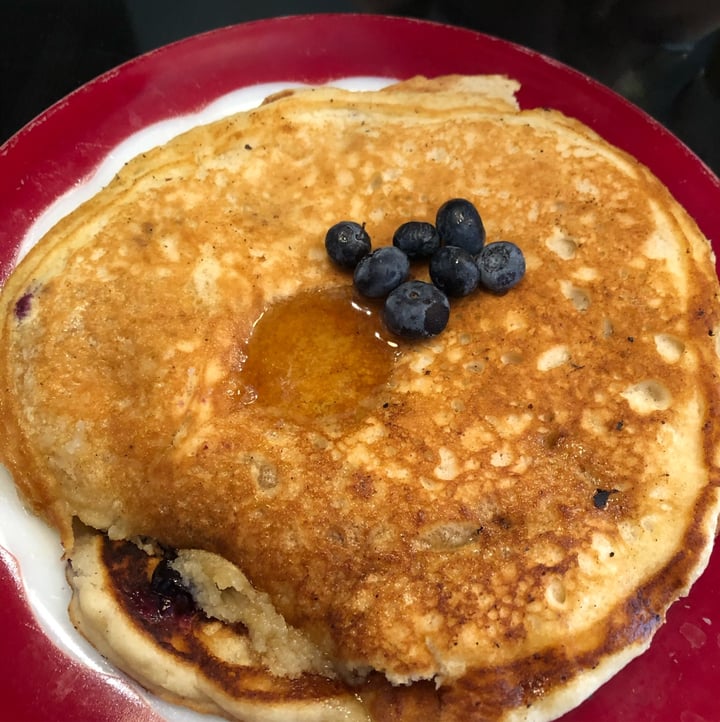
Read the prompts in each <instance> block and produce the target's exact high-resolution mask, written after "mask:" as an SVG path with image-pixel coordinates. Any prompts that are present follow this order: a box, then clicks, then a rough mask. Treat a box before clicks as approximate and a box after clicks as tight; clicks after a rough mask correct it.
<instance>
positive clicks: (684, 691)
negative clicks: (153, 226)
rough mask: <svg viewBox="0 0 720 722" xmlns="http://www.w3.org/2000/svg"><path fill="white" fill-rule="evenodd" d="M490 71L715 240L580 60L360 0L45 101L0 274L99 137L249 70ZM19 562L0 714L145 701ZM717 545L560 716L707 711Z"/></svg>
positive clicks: (710, 212) (132, 715) (201, 41)
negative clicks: (612, 665)
mask: <svg viewBox="0 0 720 722" xmlns="http://www.w3.org/2000/svg"><path fill="white" fill-rule="evenodd" d="M418 73H420V74H425V75H429V76H434V75H441V74H445V73H468V74H469V73H505V74H508V75H511V76H513V77H515V78H517V79H518V80H519V81H520V82H521V83H522V90H521V91H520V94H519V100H520V103H521V105H522V106H523V107H533V106H548V107H553V108H557V109H559V110H562V111H564V112H565V113H567V114H568V115H571V116H574V117H576V118H578V119H580V120H582V121H583V122H585V123H587V124H588V125H589V126H591V127H592V128H594V129H595V130H596V131H597V132H599V133H600V135H602V136H603V137H604V138H606V139H607V140H609V141H610V142H612V143H614V144H616V145H618V146H620V147H621V148H624V149H625V150H627V151H629V152H630V153H631V154H632V155H633V156H635V157H636V158H638V159H639V160H640V161H642V162H643V163H645V164H646V165H648V166H649V167H650V168H651V169H652V170H653V171H654V172H655V174H656V175H657V176H659V177H660V179H661V180H662V181H663V182H664V183H665V184H666V185H667V186H668V187H669V188H670V190H671V191H672V192H673V193H674V195H675V196H676V198H677V199H678V200H679V201H680V202H681V203H682V204H683V205H684V206H685V207H686V208H687V210H688V211H689V212H690V214H691V215H692V216H693V217H694V218H695V219H696V220H697V222H698V224H699V225H700V227H701V229H702V230H703V232H704V233H705V234H706V235H707V236H708V237H709V238H710V239H711V240H712V241H713V243H714V244H715V247H716V248H720V181H718V179H717V177H716V176H715V175H714V174H713V173H712V172H711V171H710V170H709V169H708V168H707V167H705V166H704V165H703V164H702V163H701V162H700V161H699V160H698V159H697V158H696V157H695V156H694V155H693V154H692V153H691V152H690V151H689V150H688V149H687V148H686V147H685V146H684V145H683V144H682V143H681V142H680V141H678V140H677V139H676V138H675V137H674V136H672V135H671V134H670V133H668V132H667V131H666V130H664V129H663V128H662V127H661V126H660V125H659V124H658V123H656V122H655V121H653V120H652V119H651V118H649V117H648V116H647V115H645V114H644V113H642V112H641V111H639V110H638V109H637V108H635V107H634V106H632V105H631V104H629V103H628V102H626V101H625V100H623V99H622V98H620V97H619V96H617V95H616V94H614V93H613V92H612V91H610V90H608V89H607V88H605V87H603V86H601V85H599V84H597V83H596V82H594V81H592V80H590V79H589V78H587V77H586V76H584V75H581V74H580V73H577V72H575V71H572V70H570V69H568V68H567V67H565V66H563V65H561V64H559V63H557V62H555V61H552V60H550V59H548V58H546V57H543V56H541V55H539V54H537V53H535V52H532V51H529V50H526V49H524V48H521V47H518V46H516V45H512V44H510V43H507V42H505V41H501V40H497V39H495V38H490V37H488V36H484V35H481V34H478V33H474V32H470V31H467V30H463V29H458V28H451V27H446V26H441V25H436V24H433V23H428V22H423V21H415V20H404V19H399V18H386V17H378V16H372V15H353V16H350V15H316V16H298V17H289V18H278V19H274V20H267V21H260V22H255V23H248V24H245V25H239V26H234V27H229V28H225V29H222V30H217V31H214V32H210V33H205V34H203V35H199V36H196V37H193V38H189V39H187V40H183V41H180V42H178V43H174V44H173V45H169V46H167V47H165V48H161V49H160V50H157V51H154V52H151V53H148V54H147V55H144V56H142V57H139V58H137V59H135V60H132V61H130V62H128V63H126V64H125V65H122V66H121V67H120V68H118V69H116V70H113V71H110V72H109V73H106V74H105V75H103V76H101V77H100V78H98V79H96V80H94V81H93V82H91V83H89V84H87V85H85V86H83V87H82V88H80V89H79V90H77V91H76V92H74V93H72V94H71V95H69V96H68V97H67V98H65V99H64V100H62V101H60V102H59V103H57V104H56V105H54V106H53V107H51V108H50V109H49V110H47V111H46V112H45V113H43V114H42V115H41V116H40V117H39V118H37V119H36V120H34V121H33V122H31V123H30V124H29V125H28V126H26V127H25V128H24V129H23V130H21V131H20V132H19V133H18V134H17V135H15V136H14V137H13V138H11V139H10V140H9V141H8V142H7V143H6V144H5V145H3V146H2V147H1V148H0V281H2V279H4V278H5V277H6V276H7V274H8V272H9V270H10V268H11V267H12V263H13V259H14V257H15V253H16V251H17V248H18V244H19V243H20V240H21V239H22V237H23V235H24V234H25V233H26V231H27V230H28V228H29V226H30V225H31V224H32V222H33V221H34V220H35V219H36V218H37V217H38V215H39V214H40V213H41V212H42V211H43V209H44V208H45V207H46V206H47V205H48V204H50V203H51V202H52V201H54V200H55V199H56V198H57V197H58V196H60V195H61V194H62V193H64V192H65V191H67V190H69V189H70V188H72V187H73V186H74V185H75V184H77V183H78V182H79V181H81V180H83V179H84V178H86V177H87V176H88V174H89V173H90V172H91V171H92V170H93V169H94V168H95V167H96V166H97V165H98V163H99V162H100V160H101V159H102V158H103V157H104V156H105V155H106V154H107V152H108V151H109V150H110V149H111V148H113V147H114V146H115V145H117V144H118V143H119V142H120V141H122V140H123V139H125V138H126V137H127V136H129V135H130V134H131V133H134V132H135V131H137V130H139V129H141V128H144V127H146V126H147V125H149V124H150V123H154V122H156V121H159V120H162V119H165V118H168V117H172V116H174V115H180V114H186V113H189V112H193V111H196V110H198V109H200V108H202V107H203V106H204V105H205V104H207V103H208V102H209V101H212V100H214V99H215V98H217V97H219V96H221V95H223V94H225V93H228V92H230V91H232V90H235V89H238V88H241V87H245V86H248V85H253V84H257V83H265V82H274V81H300V82H310V83H319V82H327V81H329V80H332V79H333V78H341V77H348V76H384V77H397V78H404V77H408V76H411V75H415V74H418ZM20 579H21V570H19V569H18V567H17V564H16V563H15V561H14V559H13V558H12V557H11V556H10V555H9V554H8V553H6V552H5V551H4V550H2V549H0V599H1V600H2V614H0V640H2V644H1V645H0V689H2V696H1V697H0V717H1V718H3V719H8V720H48V719H53V720H58V721H62V720H68V721H69V720H73V722H80V721H82V720H88V722H90V721H92V722H103V721H107V722H111V721H112V722H117V721H118V720H124V719H127V720H155V719H157V714H156V713H155V712H153V711H152V710H151V709H150V708H149V707H148V706H147V705H146V703H145V702H144V701H143V700H142V699H141V698H140V697H139V696H138V695H137V694H136V693H135V692H134V691H133V688H131V687H130V686H128V685H126V684H125V683H124V682H123V681H121V680H120V681H119V680H115V679H113V678H107V677H105V676H103V675H101V674H99V673H96V672H93V671H91V670H89V669H87V668H85V667H84V666H83V665H82V664H80V663H77V662H74V661H72V660H70V658H69V657H67V656H66V655H65V654H64V653H63V652H61V651H59V650H58V649H56V648H55V647H54V646H53V644H52V643H50V642H49V641H48V639H47V638H46V637H45V636H44V634H43V633H42V632H41V631H40V627H39V626H38V624H37V622H36V621H35V620H34V618H33V616H32V614H31V613H30V612H29V609H28V606H27V603H26V601H25V595H24V593H23V591H22V586H21V581H20ZM718 599H720V554H719V553H717V552H716V553H715V554H714V556H713V558H712V559H711V562H710V566H709V568H708V569H707V571H706V572H705V574H704V575H703V576H702V577H701V579H700V580H699V581H698V583H697V584H696V585H695V587H694V588H693V590H692V593H691V594H690V596H689V597H688V598H687V599H684V600H681V601H680V602H678V603H677V604H675V605H674V606H673V607H672V608H671V610H670V612H669V614H668V620H667V623H666V624H665V625H664V626H663V627H662V628H661V629H660V631H659V632H658V634H657V636H656V638H655V640H654V642H653V644H652V647H651V649H650V650H649V651H648V652H647V653H645V654H644V655H642V656H641V657H640V658H638V659H636V660H635V661H633V662H632V663H630V665H628V666H627V667H626V668H625V669H624V670H623V671H622V672H621V673H620V674H618V675H617V676H616V677H615V678H613V679H612V680H611V681H610V682H609V683H608V684H606V685H605V686H604V687H602V688H601V689H600V690H599V691H598V692H597V693H596V694H595V695H594V696H593V697H592V698H591V699H590V700H588V701H587V702H586V703H585V704H583V705H582V706H581V707H579V708H578V709H576V710H574V711H573V712H571V713H570V714H568V715H567V716H566V717H564V718H563V719H564V721H565V722H600V721H602V722H621V721H623V722H638V721H640V720H642V721H643V722H669V721H670V720H673V721H675V720H681V721H682V722H703V721H704V722H712V721H713V720H717V719H718V717H719V713H718V711H717V710H718V705H717V700H716V698H715V692H716V691H715V689H714V684H717V681H718V680H720V614H718V601H717V600H718Z"/></svg>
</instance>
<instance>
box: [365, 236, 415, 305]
mask: <svg viewBox="0 0 720 722" xmlns="http://www.w3.org/2000/svg"><path fill="white" fill-rule="evenodd" d="M409 273H410V261H409V260H408V257H407V256H406V255H405V254H404V253H403V252H402V251H401V250H400V249H399V248H395V246H383V247H382V248H378V249H377V250H375V251H373V252H372V253H371V254H370V255H369V256H365V257H364V258H362V259H361V260H360V262H359V263H358V264H357V266H356V267H355V273H354V274H353V282H354V283H355V288H357V290H358V291H359V292H360V293H361V294H362V295H363V296H368V297H370V298H381V297H382V296H386V295H387V294H388V293H390V291H392V290H393V289H394V288H397V287H398V286H399V285H400V284H401V283H402V282H403V281H404V280H405V279H406V278H407V277H408V274H409Z"/></svg>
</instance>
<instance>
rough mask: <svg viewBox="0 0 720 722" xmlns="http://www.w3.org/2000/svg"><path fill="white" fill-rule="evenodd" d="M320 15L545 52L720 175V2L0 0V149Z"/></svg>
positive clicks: (611, 0)
mask: <svg viewBox="0 0 720 722" xmlns="http://www.w3.org/2000/svg"><path fill="white" fill-rule="evenodd" d="M314 12H384V13H388V14H393V15H410V16H414V17H421V18H427V19H432V20H439V21H443V22H448V23H452V24H455V25H461V26H464V27H468V28H472V29H476V30H481V31H483V32H487V33H489V34H492V35H496V36H498V37H502V38H504V39H507V40H511V41H515V42H518V43H521V44H523V45H526V46H528V47H531V48H533V49H535V50H539V51H541V52H543V53H545V54H547V55H550V56H552V57H554V58H557V59H559V60H561V61H563V62H565V63H567V64H568V65H571V66H573V67H575V68H577V69H578V70H581V71H583V72H585V73H587V74H588V75H591V76H592V77H594V78H596V79H597V80H600V81H601V82H603V83H605V84H606V85H609V86H610V87H612V88H613V89H615V90H616V91H618V92H619V93H621V94H622V95H624V96H625V97H627V98H629V99H630V100H632V101H633V102H634V103H636V104H637V105H639V106H640V107H642V108H644V109H645V110H647V111H648V112H649V113H650V114H651V115H653V116H654V117H655V118H657V119H658V120H659V121H660V122H661V123H663V124H664V125H665V126H666V127H668V128H669V129H670V130H671V131H673V132H674V133H675V134H676V135H677V136H679V137H680V138H681V139H682V140H683V141H685V143H686V144H687V145H689V146H690V148H692V149H693V150H694V151H695V153H697V154H698V155H699V156H700V157H701V158H702V159H703V160H704V161H705V162H706V163H707V164H708V165H709V166H710V167H711V168H713V170H714V171H715V172H716V173H719V174H720V0H682V2H679V1H678V0H534V2H529V1H528V0H494V1H493V2H487V1H484V0H475V1H472V0H256V1H255V2H246V1H243V0H0V143H2V142H4V141H5V140H7V139H8V138H9V137H10V136H11V135H12V134H13V133H15V132H16V131H17V130H19V129H20V128H21V127H22V126H23V125H24V124H25V123H27V122H28V121H29V120H31V119H32V118H33V117H35V116H36V115H37V114H38V113H40V112H42V111H43V110H44V109H45V108H47V107H48V106H49V105H51V104H52V103H54V102H55V101H56V100H59V99H60V98H62V97H63V96H64V95H66V94H67V93H69V92H70V91H72V90H74V89H75V88H77V87H78V86H79V85H81V84H82V83H84V82H86V81H88V80H90V79H92V78H94V77H95V76H97V75H99V74H100V73H102V72H104V71H105V70H108V69H110V68H112V67H114V66H115V65H118V64H120V63H122V62H124V61H125V60H128V59H130V58H132V57H134V56H136V55H139V54H140V53H144V52H146V51H148V50H151V49H153V48H156V47H159V46H161V45H164V44H166V43H169V42H172V41H174V40H178V39H180V38H183V37H187V36H188V35H193V34H195V33H198V32H202V31H205V30H210V29H213V28H218V27H222V26H225V25H231V24H234V23H240V22H244V21H248V20H257V19H260V18H266V17H273V16H278V15H289V14H298V13H314ZM369 52H371V49H369Z"/></svg>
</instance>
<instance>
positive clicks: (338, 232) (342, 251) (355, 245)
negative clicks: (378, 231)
mask: <svg viewBox="0 0 720 722" xmlns="http://www.w3.org/2000/svg"><path fill="white" fill-rule="evenodd" d="M370 247H371V243H370V236H369V235H368V234H367V231H366V230H365V226H364V225H362V226H361V225H360V224H359V223H356V222H355V221H340V223H336V224H335V225H334V226H331V227H330V228H329V229H328V232H327V234H326V235H325V250H327V252H328V255H329V256H330V258H332V260H333V261H335V263H337V265H338V266H340V267H341V268H349V269H353V268H355V266H357V264H358V261H360V259H361V258H363V257H365V256H367V254H368V253H370Z"/></svg>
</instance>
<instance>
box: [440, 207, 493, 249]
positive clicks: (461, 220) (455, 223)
mask: <svg viewBox="0 0 720 722" xmlns="http://www.w3.org/2000/svg"><path fill="white" fill-rule="evenodd" d="M435 227H436V228H437V230H438V233H439V234H440V240H441V241H442V242H443V243H444V244H445V245H446V246H460V248H464V249H465V250H466V251H469V252H470V253H472V254H473V255H475V254H476V253H479V252H480V249H481V248H482V247H483V245H484V244H485V227H484V226H483V222H482V220H481V219H480V214H479V213H478V212H477V208H475V206H474V205H473V204H472V203H471V202H470V201H468V200H465V199H464V198H453V199H452V200H449V201H447V202H445V203H443V204H442V205H441V206H440V208H439V209H438V212H437V217H436V219H435Z"/></svg>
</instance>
